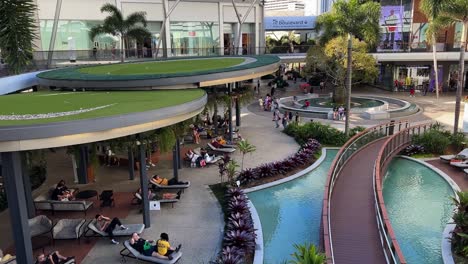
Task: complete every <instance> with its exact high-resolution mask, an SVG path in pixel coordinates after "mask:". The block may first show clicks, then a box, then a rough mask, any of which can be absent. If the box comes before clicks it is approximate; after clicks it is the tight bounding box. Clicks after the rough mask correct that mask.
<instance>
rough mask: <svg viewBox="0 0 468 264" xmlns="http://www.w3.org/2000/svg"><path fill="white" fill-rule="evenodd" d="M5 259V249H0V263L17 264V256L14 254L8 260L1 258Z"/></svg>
mask: <svg viewBox="0 0 468 264" xmlns="http://www.w3.org/2000/svg"><path fill="white" fill-rule="evenodd" d="M1 259H3V251H2V250H0V264H16V263H17V262H16V257H15V256H12V258H10V259H8V260H5V261H3V260H1Z"/></svg>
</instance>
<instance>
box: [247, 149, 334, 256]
mask: <svg viewBox="0 0 468 264" xmlns="http://www.w3.org/2000/svg"><path fill="white" fill-rule="evenodd" d="M337 152H338V150H336V149H327V153H326V157H325V160H324V161H323V162H322V163H321V164H320V165H319V166H318V167H317V168H315V169H314V170H313V171H311V172H310V173H308V174H306V175H304V176H302V177H299V178H297V179H294V180H292V181H289V182H286V183H283V184H280V185H277V186H274V187H271V188H267V189H263V190H259V191H255V192H251V193H249V194H248V197H249V198H250V200H251V201H252V203H253V204H254V205H255V208H256V209H257V212H258V215H259V217H260V221H261V223H262V229H263V242H264V263H265V264H274V263H282V262H283V261H285V260H289V259H291V254H292V253H293V252H294V251H295V250H294V246H293V245H294V244H304V243H305V242H308V243H313V244H315V245H316V246H318V244H319V229H320V217H321V214H322V201H323V191H324V188H325V181H326V178H327V173H328V170H329V168H330V166H331V163H332V161H333V159H334V158H335V156H336V154H337Z"/></svg>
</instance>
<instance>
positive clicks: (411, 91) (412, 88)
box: [409, 85, 414, 97]
mask: <svg viewBox="0 0 468 264" xmlns="http://www.w3.org/2000/svg"><path fill="white" fill-rule="evenodd" d="M409 94H410V97H414V85H413V86H411V87H410V91H409Z"/></svg>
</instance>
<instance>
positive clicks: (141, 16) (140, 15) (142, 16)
mask: <svg viewBox="0 0 468 264" xmlns="http://www.w3.org/2000/svg"><path fill="white" fill-rule="evenodd" d="M138 23H141V24H143V27H146V25H147V23H148V22H147V21H146V12H134V13H131V14H130V15H128V16H127V18H126V19H125V23H124V24H125V25H126V27H127V28H131V27H133V26H135V24H138Z"/></svg>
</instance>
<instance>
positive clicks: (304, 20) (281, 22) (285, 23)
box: [264, 16, 316, 31]
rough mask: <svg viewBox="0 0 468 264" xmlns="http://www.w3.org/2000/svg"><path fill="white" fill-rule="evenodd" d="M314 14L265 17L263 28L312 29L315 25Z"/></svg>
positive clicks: (272, 29)
mask: <svg viewBox="0 0 468 264" xmlns="http://www.w3.org/2000/svg"><path fill="white" fill-rule="evenodd" d="M315 20H316V17H315V16H300V17H286V16H285V17H265V20H264V25H265V30H271V31H274V30H300V29H306V30H307V29H308V30H312V29H314V27H315Z"/></svg>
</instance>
